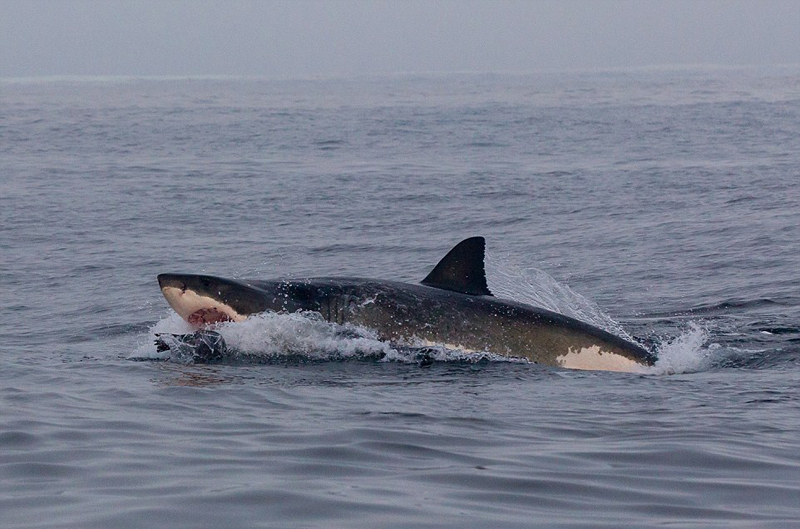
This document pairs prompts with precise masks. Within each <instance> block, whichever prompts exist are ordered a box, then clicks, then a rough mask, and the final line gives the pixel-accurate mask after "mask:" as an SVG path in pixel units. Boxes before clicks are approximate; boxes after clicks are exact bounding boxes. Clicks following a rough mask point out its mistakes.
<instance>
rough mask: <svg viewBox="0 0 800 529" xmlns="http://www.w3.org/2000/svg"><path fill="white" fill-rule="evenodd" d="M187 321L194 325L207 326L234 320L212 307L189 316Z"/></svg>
mask: <svg viewBox="0 0 800 529" xmlns="http://www.w3.org/2000/svg"><path fill="white" fill-rule="evenodd" d="M186 321H188V322H189V323H191V324H192V325H196V326H205V325H211V324H214V323H222V322H226V321H233V320H232V319H231V317H230V316H228V315H227V314H225V313H224V312H222V311H221V310H219V309H217V308H214V307H211V308H207V309H200V310H196V311H194V312H193V313H191V314H189V316H188V317H187V318H186Z"/></svg>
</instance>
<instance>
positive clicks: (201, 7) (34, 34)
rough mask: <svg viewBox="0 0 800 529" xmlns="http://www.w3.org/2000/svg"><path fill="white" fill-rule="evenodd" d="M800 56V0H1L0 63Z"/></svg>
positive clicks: (739, 61) (535, 66) (9, 71)
mask: <svg viewBox="0 0 800 529" xmlns="http://www.w3.org/2000/svg"><path fill="white" fill-rule="evenodd" d="M786 63H793V64H797V63H800V0H798V1H795V0H790V1H771V0H751V1H735V0H731V1H718V0H691V1H684V0H657V1H647V0H627V1H623V0H619V1H613V0H606V1H598V0H573V1H570V0H556V1H534V0H530V1H494V2H493V1H483V2H477V1H432V0H429V1H422V2H420V1H411V0H406V1H400V0H397V1H393V2H388V1H378V0H373V1H336V0H329V1H326V2H310V1H298V0H295V1H290V2H268V1H234V0H227V1H177V0H176V1H170V0H157V1H148V0H114V1H105V0H103V1H101V0H98V1H86V0H84V1H71V0H50V1H44V0H42V1H40V0H19V1H18V0H0V76H1V77H18V76H39V75H260V76H269V77H276V78H283V77H298V76H299V77H306V76H316V75H352V74H382V73H394V72H432V71H434V72H438V71H519V72H525V71H537V70H571V69H585V68H601V69H602V68H618V67H639V66H657V65H673V64H719V65H758V64H786Z"/></svg>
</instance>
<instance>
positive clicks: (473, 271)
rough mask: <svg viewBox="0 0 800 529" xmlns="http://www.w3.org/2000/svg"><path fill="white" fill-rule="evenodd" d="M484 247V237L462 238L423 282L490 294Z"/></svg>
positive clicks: (458, 290)
mask: <svg viewBox="0 0 800 529" xmlns="http://www.w3.org/2000/svg"><path fill="white" fill-rule="evenodd" d="M485 250H486V240H485V239H484V238H483V237H471V238H469V239H465V240H463V241H461V242H460V243H458V244H457V245H456V246H455V248H453V249H452V250H450V251H449V252H448V253H447V255H445V256H444V258H443V259H442V260H441V261H439V264H437V265H436V267H435V268H434V269H433V271H432V272H431V273H430V274H428V277H426V278H425V279H423V280H422V284H423V285H425V286H429V287H433V288H441V289H444V290H452V291H453V292H460V293H462V294H470V295H472V296H491V295H492V293H491V292H490V291H489V286H488V285H487V284H486V270H485V269H484V267H483V256H484V253H485Z"/></svg>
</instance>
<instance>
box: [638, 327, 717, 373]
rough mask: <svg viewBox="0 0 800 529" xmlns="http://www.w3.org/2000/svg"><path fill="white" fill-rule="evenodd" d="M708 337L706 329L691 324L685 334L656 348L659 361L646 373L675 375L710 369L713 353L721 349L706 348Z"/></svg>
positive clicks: (715, 346)
mask: <svg viewBox="0 0 800 529" xmlns="http://www.w3.org/2000/svg"><path fill="white" fill-rule="evenodd" d="M708 337H709V334H708V330H707V329H706V328H705V327H702V326H700V325H698V324H697V323H690V324H689V328H688V329H686V330H685V331H684V332H683V333H681V334H680V335H678V336H677V337H675V338H674V339H672V340H670V341H667V342H664V343H662V344H661V345H659V346H658V347H656V353H657V356H658V360H657V361H656V363H655V365H654V366H653V367H650V368H647V369H646V370H645V372H646V373H648V374H652V375H675V374H679V373H694V372H697V371H704V370H706V369H708V368H709V367H710V366H711V364H712V358H713V356H714V355H713V354H712V353H713V352H714V351H715V350H717V349H718V348H719V345H717V344H711V345H709V346H708V347H704V345H705V344H706V342H707V341H708Z"/></svg>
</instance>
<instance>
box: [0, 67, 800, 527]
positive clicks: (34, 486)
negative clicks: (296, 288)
mask: <svg viewBox="0 0 800 529" xmlns="http://www.w3.org/2000/svg"><path fill="white" fill-rule="evenodd" d="M798 168H800V70H798V69H797V68H784V69H750V70H686V71H684V70H669V71H638V72H610V73H609V72H606V73H602V72H594V73H570V74H547V75H545V74H542V75H530V76H508V75H443V76H396V77H383V78H354V79H319V80H305V81H282V82H277V81H266V80H258V79H250V80H248V79H88V80H75V79H46V80H16V81H9V80H5V81H0V292H2V303H0V525H2V526H3V527H7V528H21V527H30V528H34V527H35V528H47V527H81V528H93V527H96V528H105V527H120V528H123V527H282V528H283V527H298V528H300V527H486V526H488V525H491V526H493V527H531V526H536V527H561V528H567V527H569V528H578V527H654V526H670V527H687V528H688V527H692V528H694V527H748V528H750V527H775V528H778V527H780V528H784V527H793V526H800V506H799V505H800V503H799V502H798V498H800V485H798V483H800V455H798V454H800V389H798V383H799V382H800V266H798V255H800V231H798V225H800V189H799V188H798V185H797V182H798V178H799V177H800V169H798ZM473 235H483V236H485V237H486V238H487V241H488V248H489V257H488V263H487V264H488V269H489V276H490V277H489V284H490V287H491V288H493V289H494V290H495V291H496V292H498V293H500V294H502V295H504V296H506V297H513V298H515V299H519V300H522V301H528V302H533V303H536V304H538V305H541V306H546V307H549V308H554V309H557V310H560V311H562V312H565V313H567V314H570V315H573V316H578V317H581V318H582V319H585V320H588V321H590V322H592V323H595V324H597V325H600V326H602V327H604V328H606V329H609V330H612V331H614V332H618V333H623V332H624V333H627V334H629V335H630V336H634V337H636V338H637V339H639V340H642V341H643V342H645V343H648V344H649V345H650V346H651V347H653V348H654V349H655V350H656V351H657V352H658V354H659V357H660V360H659V362H658V364H657V365H656V366H655V367H654V368H653V369H652V370H650V371H649V372H648V373H647V374H644V375H641V374H620V373H607V372H585V371H569V370H561V369H553V368H547V367H542V366H537V365H533V364H526V363H519V362H509V361H502V360H500V359H493V360H488V361H487V359H486V358H484V359H483V360H480V359H479V358H477V357H471V356H470V355H468V354H459V353H458V352H452V351H451V352H442V354H441V355H440V356H438V357H437V358H436V361H435V362H434V363H433V365H431V366H429V367H422V366H421V365H420V364H419V362H417V361H416V359H415V357H414V356H413V355H409V354H407V353H404V352H403V351H396V350H393V349H392V348H391V347H390V346H389V345H388V344H383V343H381V342H379V341H377V340H375V339H374V338H373V337H371V336H370V335H369V333H368V332H364V333H362V334H358V335H352V334H351V333H342V332H340V331H341V329H337V328H335V327H334V326H331V325H329V324H326V323H322V322H319V321H313V320H310V319H307V318H305V319H304V318H302V317H298V316H280V315H266V316H263V317H261V318H254V319H252V320H250V321H247V322H244V323H241V324H232V325H228V326H227V327H225V328H224V329H223V330H222V332H223V334H224V335H225V336H226V339H227V340H228V341H229V342H230V343H233V344H235V345H236V346H237V347H239V348H241V349H244V350H248V351H250V352H252V353H255V354H261V355H262V356H263V361H260V362H229V363H225V362H223V363H222V364H220V365H213V366H206V365H196V364H191V363H187V362H185V361H180V359H176V358H171V359H168V360H167V361H149V360H148V359H153V358H157V357H158V354H157V353H156V352H155V347H154V346H153V345H152V339H153V333H154V332H158V331H172V332H179V331H181V330H182V329H183V324H182V323H181V322H180V320H179V318H177V317H176V316H175V315H174V313H172V312H171V310H170V309H169V308H168V306H167V304H166V302H165V301H164V299H163V298H162V296H161V294H160V292H159V290H158V285H157V283H156V281H155V276H156V274H158V273H160V272H167V271H185V272H208V273H214V274H217V275H225V276H231V277H250V278H270V277H276V276H286V275H294V276H315V275H328V276H330V275H345V276H366V277H380V278H386V279H398V280H403V281H418V280H419V279H420V278H422V277H424V276H425V275H426V274H427V273H428V271H430V269H431V267H432V266H433V265H434V264H435V263H436V262H437V261H438V259H439V258H441V257H442V256H443V255H444V254H445V253H446V252H447V250H448V249H449V248H450V247H451V246H452V245H454V244H455V243H456V242H458V241H459V240H461V239H462V238H464V237H468V236H473ZM376 352H380V353H383V354H384V355H385V356H384V357H383V360H378V359H377V358H378V357H379V356H381V355H376V354H375V353H376ZM141 360H147V361H141Z"/></svg>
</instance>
